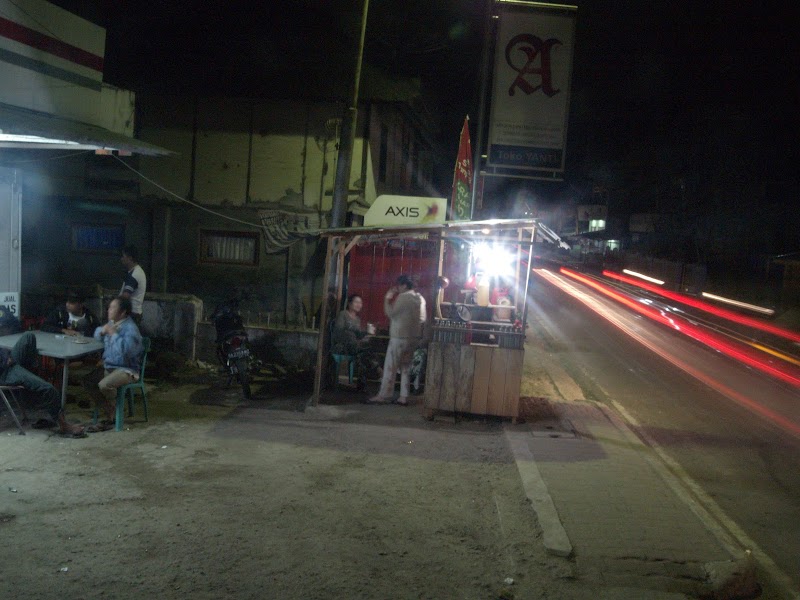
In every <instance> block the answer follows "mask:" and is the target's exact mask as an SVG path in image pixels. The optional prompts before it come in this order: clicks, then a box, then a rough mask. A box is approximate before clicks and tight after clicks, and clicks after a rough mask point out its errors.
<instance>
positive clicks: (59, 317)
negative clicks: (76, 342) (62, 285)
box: [42, 294, 100, 337]
mask: <svg viewBox="0 0 800 600" xmlns="http://www.w3.org/2000/svg"><path fill="white" fill-rule="evenodd" d="M98 325H100V321H98V320H97V317H95V316H94V315H93V314H92V313H91V312H90V311H89V310H88V309H87V308H86V307H85V306H84V305H83V298H82V297H80V296H79V295H77V294H68V295H67V302H66V304H65V305H62V306H59V307H58V308H55V309H53V311H52V312H51V313H50V314H49V315H48V316H47V319H45V321H44V323H42V331H49V332H51V333H63V334H65V335H85V336H90V337H91V336H93V335H94V330H95V329H97V326H98Z"/></svg>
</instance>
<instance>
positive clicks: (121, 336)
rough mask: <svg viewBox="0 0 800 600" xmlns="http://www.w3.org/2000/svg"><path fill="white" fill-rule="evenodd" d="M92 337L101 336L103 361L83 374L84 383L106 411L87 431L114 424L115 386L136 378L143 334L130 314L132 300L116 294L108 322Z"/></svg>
mask: <svg viewBox="0 0 800 600" xmlns="http://www.w3.org/2000/svg"><path fill="white" fill-rule="evenodd" d="M94 338H95V339H96V340H102V342H103V345H104V346H105V349H104V350H103V364H102V366H99V367H98V368H97V369H95V371H93V372H92V373H90V374H89V375H87V376H86V378H85V379H84V381H83V383H84V386H85V387H86V388H87V389H88V390H89V392H90V393H92V394H93V395H94V397H95V398H96V400H97V402H98V406H101V407H102V408H103V410H104V411H105V415H106V420H105V421H102V422H100V423H98V425H96V426H91V427H89V428H88V429H87V431H90V432H95V431H105V430H107V429H111V428H112V427H113V426H114V413H115V411H116V406H117V389H118V388H120V387H122V386H123V385H127V384H129V383H133V382H134V381H138V379H139V367H140V365H141V359H142V336H141V334H140V333H139V328H138V327H137V326H136V323H134V322H133V319H132V318H131V300H130V298H126V297H124V296H119V297H117V298H114V299H113V300H112V301H111V304H109V305H108V323H106V324H105V325H103V326H102V327H98V328H97V329H95V332H94Z"/></svg>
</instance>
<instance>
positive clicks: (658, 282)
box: [622, 269, 664, 285]
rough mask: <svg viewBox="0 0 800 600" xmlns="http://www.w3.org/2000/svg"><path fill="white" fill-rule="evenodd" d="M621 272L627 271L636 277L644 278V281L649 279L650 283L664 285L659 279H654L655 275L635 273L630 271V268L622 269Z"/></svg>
mask: <svg viewBox="0 0 800 600" xmlns="http://www.w3.org/2000/svg"><path fill="white" fill-rule="evenodd" d="M622 272H623V273H627V274H628V275H633V276H634V277H638V278H639V279H644V280H645V281H649V282H650V283H655V284H657V285H664V282H663V281H661V280H660V279H656V278H655V277H649V276H647V275H642V274H641V273H637V272H636V271H631V270H630V269H622Z"/></svg>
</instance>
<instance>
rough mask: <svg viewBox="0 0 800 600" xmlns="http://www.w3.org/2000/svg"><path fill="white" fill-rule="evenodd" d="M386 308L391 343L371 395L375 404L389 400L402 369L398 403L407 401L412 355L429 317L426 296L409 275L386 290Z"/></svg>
mask: <svg viewBox="0 0 800 600" xmlns="http://www.w3.org/2000/svg"><path fill="white" fill-rule="evenodd" d="M383 310H384V312H385V313H386V316H388V317H389V319H390V321H391V324H390V326H389V347H388V348H387V349H386V360H385V361H384V363H383V379H382V380H381V388H380V391H379V392H378V395H377V396H373V397H372V398H370V400H369V402H370V403H374V404H387V403H389V402H391V399H392V397H393V396H394V381H395V377H396V375H397V370H398V369H399V370H400V397H399V398H398V399H397V400H396V402H397V404H402V405H406V404H408V395H409V392H410V387H411V377H410V376H409V370H410V368H411V359H412V358H413V356H414V350H415V349H416V348H417V346H419V343H420V341H421V340H422V325H423V323H425V319H426V317H427V315H426V312H425V299H424V298H423V297H422V296H421V295H420V294H418V293H417V292H415V291H414V282H413V281H411V278H410V277H409V276H408V275H400V277H398V278H397V285H395V286H394V287H392V288H391V289H390V290H389V291H388V292H386V297H385V298H384V300H383Z"/></svg>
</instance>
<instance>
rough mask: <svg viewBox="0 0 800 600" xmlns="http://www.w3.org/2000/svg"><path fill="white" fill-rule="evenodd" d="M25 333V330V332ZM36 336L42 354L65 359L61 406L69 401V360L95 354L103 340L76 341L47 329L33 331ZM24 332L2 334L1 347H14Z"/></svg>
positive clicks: (101, 348) (101, 345)
mask: <svg viewBox="0 0 800 600" xmlns="http://www.w3.org/2000/svg"><path fill="white" fill-rule="evenodd" d="M23 333H25V332H23ZM31 333H33V335H35V336H36V349H37V350H38V351H39V354H40V355H41V356H50V357H52V358H60V359H61V360H63V361H64V376H63V378H62V380H61V407H62V408H63V407H64V404H65V403H66V401H67V382H68V381H69V361H71V360H75V359H76V358H81V357H82V356H86V355H87V354H94V353H95V352H99V351H102V350H103V342H98V341H97V340H95V339H94V338H89V337H85V338H83V339H84V340H86V343H85V344H78V343H76V342H75V340H76V339H79V338H77V337H73V336H69V335H63V334H60V333H48V332H46V331H32V332H31ZM22 335H23V334H22V333H15V334H13V335H3V336H0V348H8V349H9V350H10V349H11V348H13V347H14V344H16V343H17V341H18V340H19V338H21V337H22Z"/></svg>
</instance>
